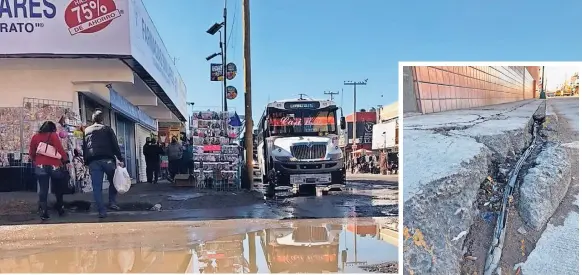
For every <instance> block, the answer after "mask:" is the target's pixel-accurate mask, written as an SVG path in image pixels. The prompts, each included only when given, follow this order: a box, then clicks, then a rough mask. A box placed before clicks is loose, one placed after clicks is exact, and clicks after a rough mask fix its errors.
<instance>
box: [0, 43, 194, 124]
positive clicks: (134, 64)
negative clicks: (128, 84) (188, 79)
mask: <svg viewBox="0 0 582 275" xmlns="http://www.w3.org/2000/svg"><path fill="white" fill-rule="evenodd" d="M0 58H51V59H57V58H73V59H80V58H88V59H120V60H121V61H122V62H123V63H125V64H126V65H127V66H128V67H129V68H131V70H132V71H134V72H135V73H136V74H137V75H138V76H139V77H140V78H141V79H143V81H144V82H145V83H146V85H147V86H148V87H149V88H150V89H151V90H152V91H153V92H154V94H155V95H156V96H157V97H158V98H160V100H161V101H162V102H163V103H164V104H165V105H166V106H167V107H168V109H170V111H171V112H172V113H173V114H174V115H175V116H176V117H177V118H178V119H180V120H181V121H182V122H186V121H187V120H186V117H185V116H184V115H182V113H181V112H180V110H179V109H178V107H177V106H176V104H175V102H172V100H171V99H170V97H169V96H168V94H167V93H166V91H164V90H163V89H162V87H161V86H160V84H159V83H158V82H157V81H156V80H155V79H154V78H153V77H152V76H151V75H150V74H149V73H148V72H147V71H146V70H145V68H144V67H143V66H142V65H141V64H140V63H139V62H138V61H137V60H136V59H135V58H134V57H133V56H131V55H103V54H32V53H31V54H0Z"/></svg>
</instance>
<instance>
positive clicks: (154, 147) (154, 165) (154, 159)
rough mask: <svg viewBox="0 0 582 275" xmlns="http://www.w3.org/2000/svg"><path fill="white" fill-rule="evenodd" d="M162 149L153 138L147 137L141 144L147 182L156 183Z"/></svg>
mask: <svg viewBox="0 0 582 275" xmlns="http://www.w3.org/2000/svg"><path fill="white" fill-rule="evenodd" d="M163 154H164V150H163V149H162V147H160V145H159V144H157V143H156V140H155V139H151V140H150V138H147V139H146V144H145V145H144V146H143V155H144V156H145V161H146V177H147V182H148V183H158V178H159V176H160V156H161V155H163Z"/></svg>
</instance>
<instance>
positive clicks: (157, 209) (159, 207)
mask: <svg viewBox="0 0 582 275" xmlns="http://www.w3.org/2000/svg"><path fill="white" fill-rule="evenodd" d="M150 210H151V211H162V205H161V204H159V203H158V204H155V205H154V206H153V207H152V208H151V209H150Z"/></svg>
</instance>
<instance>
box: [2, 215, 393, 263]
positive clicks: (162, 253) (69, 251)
mask: <svg viewBox="0 0 582 275" xmlns="http://www.w3.org/2000/svg"><path fill="white" fill-rule="evenodd" d="M347 221H348V222H347V223H345V224H339V223H333V222H330V223H326V222H318V223H310V224H309V225H305V223H304V222H301V221H297V222H287V223H285V224H278V225H276V226H274V227H272V228H269V229H263V230H259V231H254V232H250V233H246V234H238V235H231V236H227V237H220V238H212V240H211V241H204V242H196V241H193V240H195V239H196V238H197V236H196V235H202V234H201V233H202V232H205V231H206V232H208V231H207V230H204V229H211V228H199V229H200V230H201V231H197V230H198V229H196V228H188V229H186V230H181V231H171V232H169V233H168V234H170V233H172V234H174V235H175V234H176V232H183V233H184V235H187V236H182V237H179V239H182V240H185V239H188V240H192V241H190V242H191V243H193V244H190V245H187V244H184V245H179V246H176V245H174V244H172V243H167V244H165V243H156V247H155V248H149V247H140V248H116V249H92V248H88V247H70V248H58V247H55V248H49V247H50V246H45V247H38V248H33V249H36V250H40V251H41V252H40V253H36V252H35V253H32V252H26V255H22V251H18V250H16V251H14V250H13V251H10V253H11V254H12V255H15V253H19V252H20V253H19V254H20V255H19V256H13V257H6V256H7V253H8V251H3V252H2V253H0V273H37V272H43V273H135V272H140V273H257V272H258V273H327V272H330V273H338V272H340V273H341V272H345V273H362V272H364V270H363V269H361V267H362V266H366V265H373V264H380V263H386V262H396V261H397V260H398V248H397V247H398V245H397V240H398V235H397V234H396V233H394V232H393V231H389V230H386V229H381V228H380V227H379V226H378V225H377V224H376V223H375V220H374V219H372V218H369V219H368V220H366V219H365V220H363V222H362V219H358V220H357V222H350V220H349V219H348V220H347ZM156 234H160V233H156ZM204 235H206V237H208V235H207V234H204ZM176 237H177V236H174V240H175V238H176ZM206 239H208V238H206ZM194 242H196V243H194ZM29 249H30V247H29Z"/></svg>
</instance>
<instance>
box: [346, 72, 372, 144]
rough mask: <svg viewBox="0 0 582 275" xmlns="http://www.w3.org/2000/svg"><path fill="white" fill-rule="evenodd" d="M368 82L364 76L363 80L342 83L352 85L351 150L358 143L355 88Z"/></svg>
mask: <svg viewBox="0 0 582 275" xmlns="http://www.w3.org/2000/svg"><path fill="white" fill-rule="evenodd" d="M367 84H368V79H367V78H366V79H365V80H364V81H357V82H356V81H344V85H346V86H354V117H353V120H352V150H356V148H358V145H356V121H358V120H357V119H356V113H357V111H358V110H357V109H356V89H357V87H358V86H366V85H367Z"/></svg>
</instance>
